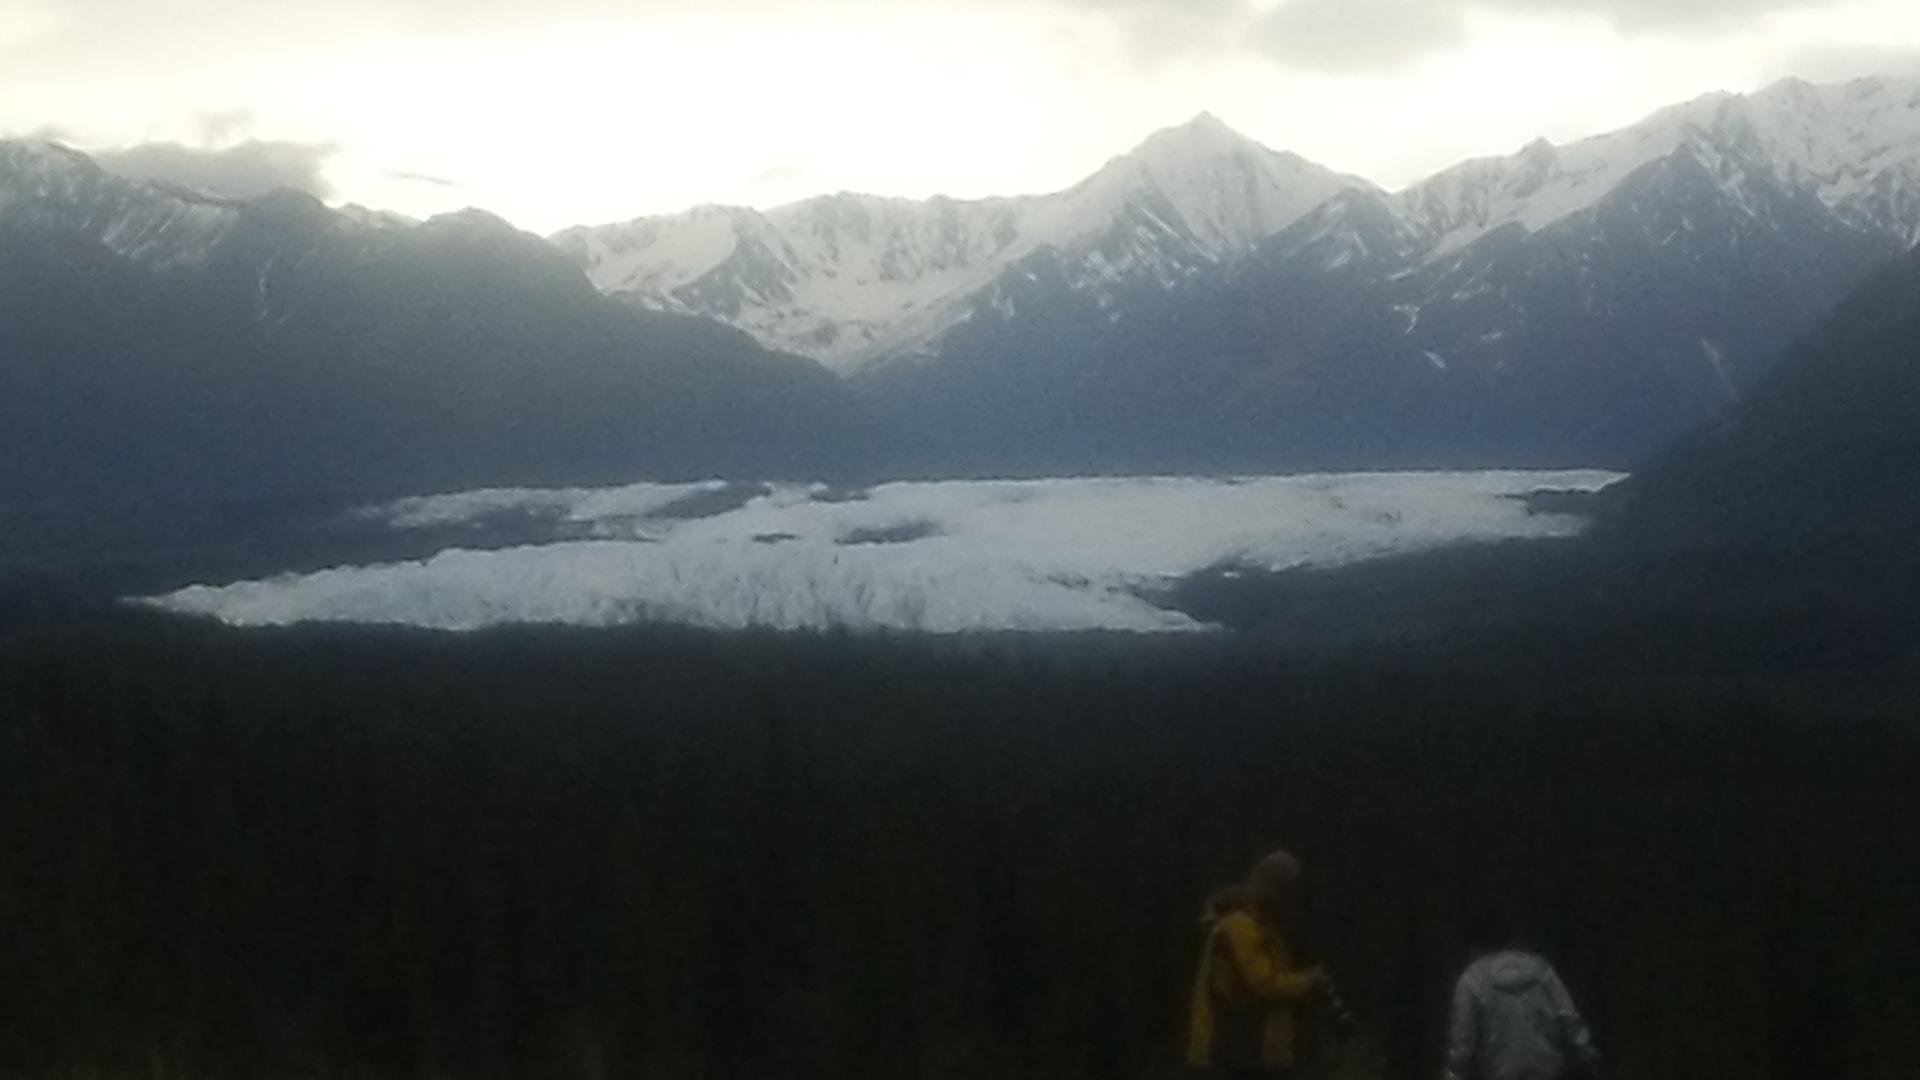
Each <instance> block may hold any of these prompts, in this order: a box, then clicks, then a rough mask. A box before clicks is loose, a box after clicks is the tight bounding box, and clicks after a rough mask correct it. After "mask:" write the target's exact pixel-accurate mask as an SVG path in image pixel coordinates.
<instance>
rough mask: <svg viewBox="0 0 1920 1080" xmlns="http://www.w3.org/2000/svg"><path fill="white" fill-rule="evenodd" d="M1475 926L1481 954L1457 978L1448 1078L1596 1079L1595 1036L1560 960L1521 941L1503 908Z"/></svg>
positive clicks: (1473, 1079)
mask: <svg viewBox="0 0 1920 1080" xmlns="http://www.w3.org/2000/svg"><path fill="white" fill-rule="evenodd" d="M1471 929H1472V933H1471V934H1470V935H1469V936H1470V937H1471V938H1472V939H1473V940H1472V941H1471V942H1470V944H1472V945H1473V946H1474V948H1475V950H1476V952H1477V954H1478V955H1477V956H1476V958H1475V959H1474V961H1473V963H1471V964H1469V965H1467V970H1466V971H1464V972H1462V973H1461V974H1460V981H1459V982H1458V983H1456V984H1455V985H1454V989H1453V1020H1452V1024H1451V1026H1450V1030H1449V1034H1448V1037H1447V1064H1446V1073H1445V1078H1446V1080H1565V1078H1568V1077H1576V1076H1588V1077H1595V1078H1597V1077H1598V1076H1599V1074H1600V1055H1599V1053H1598V1052H1597V1051H1596V1050H1595V1049H1594V1047H1593V1036H1592V1034H1591V1033H1590V1032H1589V1031H1588V1030H1587V1022H1586V1021H1585V1020H1584V1019H1582V1018H1581V1016H1580V1010H1578V1009H1577V1008H1575V1007H1574V1004H1573V996H1572V995H1571V994H1568V993H1567V988H1566V986H1565V985H1564V984H1563V983H1561V981H1560V976H1559V975H1557V974H1555V973H1554V970H1553V965H1551V964H1549V963H1547V961H1546V960H1545V959H1544V958H1542V957H1541V956H1539V955H1537V954H1535V953H1533V952H1530V951H1528V950H1526V949H1523V948H1521V947H1520V946H1519V944H1518V941H1517V939H1518V936H1519V935H1518V932H1517V927H1516V924H1515V922H1514V920H1513V919H1512V918H1510V917H1508V916H1506V915H1505V914H1504V913H1501V912H1497V911H1489V912H1487V913H1484V914H1483V915H1481V916H1480V917H1478V918H1476V919H1475V923H1474V926H1473V927H1472V928H1471Z"/></svg>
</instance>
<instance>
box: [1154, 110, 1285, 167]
mask: <svg viewBox="0 0 1920 1080" xmlns="http://www.w3.org/2000/svg"><path fill="white" fill-rule="evenodd" d="M1242 148H1253V149H1257V150H1259V151H1261V152H1264V153H1272V152H1273V151H1271V150H1268V149H1267V148H1266V147H1265V146H1262V145H1261V144H1260V143H1259V142H1257V141H1256V140H1254V139H1252V138H1249V137H1248V136H1246V135H1242V134H1241V133H1240V132H1238V131H1236V130H1234V129H1233V128H1231V127H1229V126H1228V125H1227V123H1226V121H1224V120H1221V119H1220V118H1219V117H1217V116H1215V115H1213V114H1212V113H1210V112H1202V113H1200V114H1198V115H1196V116H1195V117H1194V118H1193V119H1191V120H1188V121H1187V122H1186V123H1184V124H1176V125H1174V126H1173V127H1166V128H1161V129H1160V130H1158V131H1156V132H1154V133H1153V134H1151V135H1149V136H1147V137H1146V138H1145V139H1144V140H1142V141H1141V143H1140V145H1139V146H1137V147H1135V148H1134V150H1133V152H1132V153H1130V154H1127V155H1125V157H1128V158H1139V157H1148V156H1154V155H1156V154H1158V153H1174V154H1180V155H1194V154H1206V155H1211V154H1219V153H1223V152H1227V153H1230V152H1232V151H1234V150H1238V149H1242Z"/></svg>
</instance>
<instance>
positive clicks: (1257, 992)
mask: <svg viewBox="0 0 1920 1080" xmlns="http://www.w3.org/2000/svg"><path fill="white" fill-rule="evenodd" d="M1312 995H1313V983H1312V982H1311V981H1310V980H1309V979H1308V978H1307V976H1306V974H1305V973H1304V972H1301V971H1297V970H1295V968H1294V963H1293V954H1292V952H1291V950H1289V949H1288V948H1287V943H1286V941H1285V940H1284V939H1282V938H1281V936H1280V933H1279V931H1278V930H1276V929H1275V928H1273V927H1271V926H1268V925H1267V924H1266V923H1265V922H1262V921H1261V920H1260V919H1258V918H1256V917H1255V916H1254V915H1253V914H1252V913H1251V912H1248V911H1244V910H1240V911H1231V912H1228V913H1226V914H1225V915H1222V916H1221V917H1220V918H1219V919H1218V920H1216V921H1215V922H1214V924H1213V927H1212V929H1211V930H1209V931H1208V933H1207V945H1206V948H1205V949H1204V950H1203V951H1202V953H1201V956H1200V972H1199V975H1198V976H1197V977H1196V978H1195V980H1194V987H1193V1023H1192V1026H1191V1027H1190V1028H1189V1037H1188V1042H1187V1064H1188V1065H1190V1066H1192V1067H1194V1068H1196V1069H1209V1068H1222V1069H1236V1070H1241V1069H1273V1070H1280V1069H1289V1068H1292V1067H1293V1062H1294V1050H1295V1042H1294V1038H1295V1032H1294V1026H1295V1018H1294V1009H1295V1007H1296V1006H1298V1005H1300V1004H1301V1003H1303V1002H1305V1001H1306V1000H1307V999H1308V998H1310V997H1311V996H1312Z"/></svg>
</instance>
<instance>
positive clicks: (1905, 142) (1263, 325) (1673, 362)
mask: <svg viewBox="0 0 1920 1080" xmlns="http://www.w3.org/2000/svg"><path fill="white" fill-rule="evenodd" d="M1917 237H1920V83H1914V82H1901V81H1896V80H1887V79H1869V80H1861V81H1858V82H1855V83H1850V84H1846V85H1843V86H1824V87H1821V86H1810V85H1807V84H1805V83H1798V82H1787V83H1781V84H1778V85H1775V86H1773V87H1770V88H1768V89H1766V90H1764V91H1762V92H1760V93H1757V94H1754V95H1751V96H1745V97H1743V96H1737V95H1728V94H1716V95H1711V96H1709V97H1706V98H1702V99H1700V100H1698V101H1694V102H1690V103H1687V104H1685V105H1681V106H1677V107H1674V108H1669V109H1666V110H1662V111H1661V112H1659V113H1657V114H1655V115H1654V116H1652V117H1649V118H1648V119H1647V120H1645V121H1643V122H1642V123H1640V124H1637V125H1635V126H1633V127H1631V128H1628V129H1626V130H1624V131H1620V132H1615V133H1612V134H1608V135H1602V136H1598V137H1596V138H1592V139H1587V140H1582V141H1580V142H1576V143H1572V144H1570V145H1567V146H1561V147H1555V146H1551V145H1549V144H1547V143H1544V142H1536V143H1534V144H1532V145H1530V146H1527V147H1525V148H1523V149H1522V150H1521V151H1519V152H1518V153H1516V154H1514V155H1512V156H1510V157H1505V158H1495V159H1488V160H1483V161H1474V162H1468V163H1466V164H1464V165H1460V166H1457V167H1455V168H1453V169H1449V170H1447V171H1445V172H1443V173H1441V174H1439V175H1437V176H1435V177H1433V178H1431V179H1429V180H1427V181H1424V182H1422V183H1420V184H1416V185H1414V186H1413V187H1411V188H1409V189H1407V190H1405V191H1402V192H1398V193H1394V194H1388V193H1385V192H1381V191H1378V190H1375V189H1371V188H1368V187H1366V186H1364V185H1355V186H1350V187H1346V188H1343V189H1340V190H1337V191H1335V192H1334V193H1333V194H1332V195H1331V196H1330V197H1329V198H1328V199H1327V200H1326V201H1324V202H1323V203H1321V205H1319V206H1317V207H1315V208H1313V209H1311V210H1309V211H1308V212H1307V213H1306V214H1304V215H1302V216H1300V217H1299V218H1297V219H1296V220H1295V221H1293V222H1292V223H1290V224H1288V225H1286V226H1285V227H1283V228H1281V229H1280V230H1279V231H1278V232H1276V233H1274V234H1273V235H1271V236H1269V237H1267V238H1266V239H1264V240H1263V241H1261V242H1260V243H1258V244H1257V245H1255V247H1254V248H1253V250H1252V251H1250V252H1249V253H1248V254H1246V255H1244V256H1241V257H1237V258H1228V259H1225V260H1222V261H1221V262H1219V263H1217V264H1214V265H1211V266H1208V267H1205V268H1203V269H1201V270H1199V271H1196V272H1195V273H1193V274H1190V275H1188V276H1186V277H1184V278H1181V279H1179V280H1178V281H1176V282H1174V283H1173V284H1171V285H1170V286H1167V287H1157V286H1154V285H1141V284H1140V283H1138V282H1136V283H1133V287H1122V286H1112V287H1110V293H1111V295H1109V296H1101V297H1095V296H1092V295H1090V294H1089V293H1088V291H1087V290H1085V289H1083V288H1081V287H1079V285H1078V284H1077V283H1076V281H1075V280H1074V277H1073V275H1072V273H1071V272H1069V271H1068V270H1067V269H1065V268H1063V267H1061V266H1059V265H1058V264H1057V263H1056V262H1055V261H1054V260H1052V258H1051V256H1050V253H1049V252H1046V251H1042V252H1037V253H1035V254H1034V255H1032V256H1029V257H1028V258H1027V259H1025V260H1023V261H1022V263H1021V264H1019V265H1018V267H1017V268H1016V269H1017V270H1018V271H1019V273H1017V274H1008V275H1003V276H1002V277H1001V278H999V279H997V280H996V281H995V282H994V283H993V285H992V286H990V287H989V288H988V289H986V290H983V291H982V292H981V293H978V294H976V295H975V296H974V297H972V298H970V299H969V300H968V302H967V303H966V304H965V305H964V308H965V312H966V313H965V316H964V317H963V318H961V319H959V320H956V321H955V322H954V323H953V325H952V326H951V328H950V329H948V330H947V331H946V332H945V333H944V334H942V335H941V336H940V338H939V339H938V340H937V341H936V342H934V343H932V345H931V347H930V351H931V352H932V354H933V355H932V356H931V357H930V358H929V359H928V360H926V361H925V362H921V363H915V364H891V365H887V364H882V365H877V366H875V367H873V368H871V369H869V370H868V371H867V372H865V373H863V376H862V381H863V383H865V384H866V386H867V388H868V390H869V392H870V393H871V394H872V395H873V396H874V397H875V398H876V399H877V400H880V401H883V402H884V403H885V404H886V406H887V407H888V408H890V409H892V410H893V411H894V412H895V413H896V414H898V415H900V416H902V417H904V418H906V419H907V420H908V422H909V423H911V424H912V425H913V426H914V427H915V428H916V429H918V430H923V431H929V432H941V433H946V434H947V435H949V436H950V437H951V438H954V439H958V440H971V441H972V443H973V444H974V446H975V447H976V448H977V449H978V451H979V453H980V455H981V456H982V458H983V460H984V461H985V462H986V464H984V465H983V466H982V467H986V468H993V469H999V470H1006V469H1018V470H1025V469H1062V468H1067V469H1087V468H1094V469H1114V468H1119V469H1214V468H1229V469H1275V468H1294V467H1315V468H1333V467H1342V468H1345V467H1374V466H1386V465H1435V464H1443V463H1452V464H1468V465H1488V464H1542V465H1552V464H1572V463H1588V464H1605V465H1610V466H1621V465H1630V464H1631V463H1633V462H1634V461H1636V460H1638V459H1639V458H1640V457H1642V456H1643V455H1645V454H1646V453H1649V452H1651V451H1652V450H1653V449H1655V448H1656V447H1658V446H1659V445H1660V444H1662V443H1664V442H1665V441H1666V440H1668V439H1671V438H1673V437H1675V436H1676V435H1678V434H1679V433H1681V432H1683V431H1685V430H1687V429H1689V428H1691V427H1693V426H1695V425H1697V424H1699V423H1701V422H1703V421H1705V420H1706V419H1708V418H1709V417H1711V416H1713V415H1715V414H1716V413H1717V412H1718V411H1719V410H1721V409H1723V408H1725V407H1726V406H1727V405H1728V404H1729V403H1730V402H1731V401H1732V400H1734V399H1736V398H1737V397H1738V396H1739V395H1740V394H1741V393H1742V392H1744V390H1745V388H1746V387H1748V386H1750V385H1751V384H1752V383H1753V382H1754V381H1755V380H1756V379H1757V378H1758V377H1760V376H1761V375H1762V374H1764V372H1765V371H1766V369H1767V367H1768V366H1769V365H1770V363H1771V362H1772V361H1773V359H1774V358H1776V357H1777V356H1778V355H1780V354H1781V353H1782V351H1783V350H1784V349H1785V348H1786V347H1787V345H1788V344H1790V343H1791V342H1792V341H1793V340H1795V339H1797V338H1798V337H1800V336H1801V335H1803V334H1805V333H1807V332H1808V331H1809V330H1811V329H1812V328H1813V327H1814V326H1815V325H1816V324H1817V323H1818V321H1819V320H1820V319H1821V318H1822V317H1823V316H1824V314H1825V313H1826V312H1827V311H1828V310H1830V309H1831V307H1832V305H1834V304H1835V303H1837V302H1838V301H1839V299H1840V298H1841V297H1843V296H1844V295H1846V294H1847V292H1848V291H1849V290H1851V289H1852V288H1853V287H1854V286H1855V285H1857V284H1858V283H1859V282H1860V281H1861V280H1862V279H1863V278H1864V277H1865V275H1867V274H1868V273H1870V272H1871V271H1872V270H1873V269H1874V268H1875V267H1876V266H1879V265H1881V264H1883V263H1884V262H1886V261H1887V260H1889V259H1891V258H1893V257H1894V256H1895V255H1897V254H1898V253H1899V252H1900V251H1902V250H1903V249H1905V248H1907V247H1909V246H1911V245H1912V244H1913V243H1914V241H1915V239H1916V238H1917Z"/></svg>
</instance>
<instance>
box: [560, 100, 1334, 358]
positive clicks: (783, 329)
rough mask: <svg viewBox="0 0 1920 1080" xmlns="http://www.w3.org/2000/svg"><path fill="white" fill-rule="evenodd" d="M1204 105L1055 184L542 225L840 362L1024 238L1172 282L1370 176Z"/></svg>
mask: <svg viewBox="0 0 1920 1080" xmlns="http://www.w3.org/2000/svg"><path fill="white" fill-rule="evenodd" d="M1368 186H1369V185H1367V184H1366V183H1365V182H1364V181H1361V180H1358V179H1355V178H1353V177H1346V176H1340V175H1338V174H1336V173H1334V172H1332V171H1330V170H1328V169H1324V168H1322V167H1320V166H1317V165H1314V164H1312V163H1311V162H1308V161H1305V160H1303V159H1301V158H1299V157H1296V156H1294V155H1292V154H1283V153H1276V152H1274V151H1272V150H1268V149H1267V148H1265V147H1263V146H1261V145H1259V144H1258V143H1256V142H1254V141H1252V140H1250V139H1248V138H1246V137H1244V136H1242V135H1240V134H1238V133H1236V132H1234V131H1233V130H1232V129H1230V128H1228V127H1227V126H1226V125H1225V124H1223V123H1221V122H1220V121H1219V120H1218V119H1216V118H1214V117H1212V116H1210V115H1205V114H1203V115H1201V116H1199V117H1196V118H1195V119H1193V120H1192V121H1189V122H1188V123H1186V124H1184V125H1181V126H1179V127H1174V128H1169V129H1167V130H1164V131H1161V132H1158V133H1156V134H1155V135H1153V136H1152V137H1150V138H1148V139H1147V140H1146V141H1145V142H1144V143H1142V144H1141V145H1140V146H1139V147H1137V148H1136V149H1134V150H1133V151H1132V152H1130V153H1127V154H1125V155H1122V156H1120V157H1118V158H1115V159H1114V160H1112V161H1111V162H1109V163H1108V164H1107V165H1106V166H1105V167H1103V168H1102V169H1100V171H1098V172H1096V173H1095V174H1093V175H1092V176H1090V177H1088V178H1087V179H1086V180H1084V181H1082V182H1081V183H1079V184H1077V185H1075V186H1074V187H1072V188H1069V189H1068V190H1066V191H1063V192H1059V193H1057V194H1052V195H1039V196H1025V197H1016V198H999V199H985V200H979V201H960V200H955V199H947V198H934V199H930V200H927V201H924V202H916V201H912V200H906V199H888V198H880V197H877V196H870V195H853V194H839V195H829V196H823V197H820V198H815V199H809V200H806V201H804V202H798V203H794V204H791V205H788V206H782V207H778V208H776V209H773V210H768V211H766V212H764V213H763V212H761V211H757V210H751V209H745V208H741V207H725V206H703V207H698V208H696V209H693V210H689V211H687V212H685V213H681V214H675V215H670V216H667V217H651V218H642V219H640V220H638V221H633V222H629V223H627V224H624V225H612V226H605V227H599V228H590V227H582V228H575V229H570V230H567V231H566V232H563V233H561V234H559V235H558V236H556V237H555V238H554V241H555V243H557V244H558V245H560V247H561V248H562V249H563V250H565V251H567V252H568V253H569V255H571V256H572V257H573V258H574V259H575V260H577V261H578V263H579V264H580V265H581V266H582V267H583V268H584V269H585V270H586V272H587V274H588V276H589V277H591V278H592V280H593V281H594V283H595V284H596V285H598V286H599V287H600V289H601V290H602V291H604V292H608V293H611V294H614V295H616V296H621V297H624V298H626V299H628V300H630V301H632V302H634V303H637V304H640V305H642V306H645V307H650V308H656V309H659V310H666V311H683V312H688V313H692V314H698V315H705V316H709V317H713V318H718V319H721V320H722V321H725V322H728V323H731V324H732V325H734V326H737V327H739V328H741V329H743V330H746V331H748V332H749V333H752V334H753V335H754V336H755V337H757V338H759V339H760V341H761V342H762V343H764V344H767V345H769V346H773V347H776V348H781V349H786V350H789V351H792V352H797V353H801V354H803V355H807V356H811V357H814V358H815V359H818V360H820V361H822V362H823V363H825V364H827V365H828V366H829V367H832V368H834V369H835V370H838V371H841V372H843V373H856V372H859V371H861V370H863V369H865V368H868V367H870V366H873V365H875V364H876V363H877V362H879V361H883V360H886V359H889V358H893V357H898V356H901V355H906V354H916V353H924V352H927V351H929V350H930V347H931V346H932V343H934V342H935V341H936V340H937V339H938V337H939V336H940V335H941V333H942V332H943V331H945V330H947V329H949V328H951V327H952V326H953V325H954V324H956V323H958V322H961V321H964V320H965V319H966V318H968V317H969V311H970V309H971V302H972V301H973V300H974V299H976V298H977V297H978V296H980V295H981V294H982V293H983V292H985V291H986V290H988V289H989V288H990V287H991V286H992V285H993V283H994V282H995V280H996V279H998V278H1000V277H1001V276H1002V275H1004V274H1006V273H1007V272H1008V271H1009V270H1010V268H1012V267H1014V266H1015V264H1017V263H1019V262H1020V261H1021V260H1023V259H1025V258H1027V257H1029V256H1031V255H1034V254H1035V253H1036V252H1041V251H1048V252H1050V253H1052V254H1053V255H1054V256H1055V257H1057V258H1058V259H1059V260H1061V262H1062V264H1063V265H1064V266H1065V267H1066V272H1067V274H1068V275H1069V277H1070V278H1071V279H1072V281H1073V283H1074V285H1075V286H1076V287H1077V288H1080V289H1084V290H1086V291H1088V292H1089V293H1090V294H1093V295H1095V296H1103V295H1111V293H1112V291H1113V290H1114V288H1115V287H1116V286H1117V285H1119V284H1122V283H1126V282H1130V281H1139V280H1146V281H1153V282H1157V283H1159V284H1161V285H1163V286H1164V285H1169V284H1171V283H1173V282H1175V281H1178V280H1180V279H1182V278H1185V277H1187V276H1189V275H1192V274H1194V273H1198V272H1200V271H1202V270H1204V269H1206V268H1209V267H1212V266H1216V265H1220V264H1222V263H1225V262H1229V261H1232V260H1234V259H1237V258H1240V257H1242V256H1244V255H1246V254H1247V253H1248V252H1250V251H1251V250H1252V249H1253V248H1254V246H1255V245H1256V244H1258V243H1259V242H1260V241H1261V240H1262V239H1264V238H1265V237H1267V236H1270V235H1272V234H1273V233H1275V232H1278V231H1279V230H1280V229H1283V228H1285V227H1286V226H1287V225H1289V224H1291V223H1292V222H1294V221H1296V220H1298V219H1299V218H1300V216H1301V215H1303V214H1305V213H1306V212H1308V211H1309V210H1312V209H1313V208H1314V207H1315V206H1318V205H1319V204H1320V203H1322V202H1324V201H1325V200H1326V199H1327V198H1328V197H1329V196H1331V195H1332V194H1334V193H1335V192H1338V191H1342V190H1346V189H1350V188H1363V189H1364V188H1367V187H1368Z"/></svg>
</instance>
